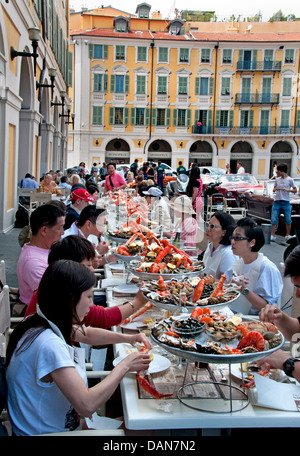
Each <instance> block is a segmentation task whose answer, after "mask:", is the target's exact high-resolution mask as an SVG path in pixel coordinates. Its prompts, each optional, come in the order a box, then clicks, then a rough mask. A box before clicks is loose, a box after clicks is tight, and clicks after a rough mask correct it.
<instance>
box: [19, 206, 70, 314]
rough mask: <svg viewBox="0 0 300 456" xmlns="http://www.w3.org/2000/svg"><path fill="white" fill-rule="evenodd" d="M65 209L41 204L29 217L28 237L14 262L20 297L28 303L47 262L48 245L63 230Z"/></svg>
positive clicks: (23, 301) (53, 241)
mask: <svg viewBox="0 0 300 456" xmlns="http://www.w3.org/2000/svg"><path fill="white" fill-rule="evenodd" d="M64 222H65V213H64V211H63V210H62V209H61V208H60V207H58V206H56V205H53V204H43V205H42V206H39V207H38V208H37V209H35V211H33V212H32V214H31V217H30V227H31V233H32V235H31V239H30V242H29V243H28V244H24V245H23V247H22V250H21V254H20V257H19V260H18V264H17V276H18V282H19V293H20V301H21V302H22V303H23V304H25V305H28V304H29V302H30V299H31V297H32V294H33V292H34V291H35V290H36V289H37V288H38V285H39V283H40V279H41V277H42V275H43V273H44V271H45V269H46V268H47V266H48V254H49V249H50V247H51V246H52V244H54V243H55V242H57V241H58V240H59V239H60V238H61V236H62V234H63V226H64Z"/></svg>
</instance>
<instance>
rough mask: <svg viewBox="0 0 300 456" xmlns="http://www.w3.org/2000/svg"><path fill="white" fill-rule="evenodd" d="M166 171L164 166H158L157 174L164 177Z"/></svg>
mask: <svg viewBox="0 0 300 456" xmlns="http://www.w3.org/2000/svg"><path fill="white" fill-rule="evenodd" d="M164 171H165V168H164V167H163V166H161V165H159V166H157V168H156V173H157V175H158V176H163V174H164Z"/></svg>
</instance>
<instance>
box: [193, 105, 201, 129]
mask: <svg viewBox="0 0 300 456" xmlns="http://www.w3.org/2000/svg"><path fill="white" fill-rule="evenodd" d="M199 113H200V110H199V109H196V110H195V122H194V123H195V125H197V122H198V120H199Z"/></svg>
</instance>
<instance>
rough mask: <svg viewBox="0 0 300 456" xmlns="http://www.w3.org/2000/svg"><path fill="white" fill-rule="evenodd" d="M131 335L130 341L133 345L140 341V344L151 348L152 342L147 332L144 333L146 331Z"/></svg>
mask: <svg viewBox="0 0 300 456" xmlns="http://www.w3.org/2000/svg"><path fill="white" fill-rule="evenodd" d="M129 337H130V342H129V343H130V344H131V345H134V344H136V343H137V342H139V343H140V344H143V345H145V347H146V348H148V350H151V348H152V344H151V342H150V341H149V339H148V337H147V336H146V334H144V333H139V334H133V335H132V336H129Z"/></svg>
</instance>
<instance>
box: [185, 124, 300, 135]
mask: <svg viewBox="0 0 300 456" xmlns="http://www.w3.org/2000/svg"><path fill="white" fill-rule="evenodd" d="M192 133H193V134H198V135H293V134H300V127H278V126H276V127H275V126H273V127H264V126H256V127H226V126H222V127H221V126H216V127H213V126H209V125H208V126H206V125H202V126H200V127H199V126H198V125H193V126H192Z"/></svg>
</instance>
